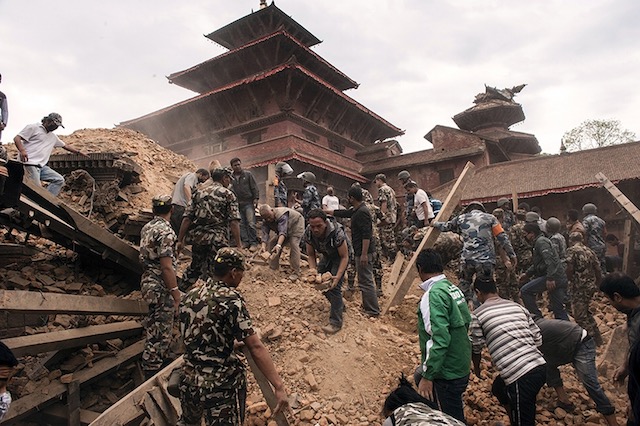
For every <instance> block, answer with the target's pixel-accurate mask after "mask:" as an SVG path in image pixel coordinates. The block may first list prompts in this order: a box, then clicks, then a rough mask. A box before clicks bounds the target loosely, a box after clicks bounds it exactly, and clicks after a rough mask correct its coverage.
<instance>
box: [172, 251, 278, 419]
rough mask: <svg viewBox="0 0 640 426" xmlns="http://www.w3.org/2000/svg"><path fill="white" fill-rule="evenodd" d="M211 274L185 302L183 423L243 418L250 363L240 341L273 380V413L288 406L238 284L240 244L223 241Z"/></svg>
mask: <svg viewBox="0 0 640 426" xmlns="http://www.w3.org/2000/svg"><path fill="white" fill-rule="evenodd" d="M212 264H213V265H212V276H210V277H209V279H208V280H207V282H206V283H205V284H204V285H202V286H200V287H195V288H193V289H192V290H191V291H189V292H188V293H187V294H186V295H185V297H184V301H183V304H182V307H181V308H180V324H181V331H182V336H183V339H184V344H185V353H184V365H183V367H182V379H181V383H180V405H181V406H182V417H181V419H180V421H179V422H178V425H179V426H200V424H201V422H202V418H203V417H204V423H205V425H207V426H212V425H232V426H239V425H241V424H243V423H244V417H245V405H246V400H247V378H246V373H245V369H246V368H245V366H244V363H243V362H242V359H241V358H240V357H239V356H238V354H237V352H236V350H235V349H236V341H237V342H242V343H243V344H244V345H246V347H247V349H248V350H249V352H250V353H251V357H252V358H253V360H254V361H255V363H256V365H257V366H258V369H259V370H260V371H261V372H262V374H264V375H265V377H266V378H267V380H268V381H269V383H271V385H272V386H273V389H274V393H275V398H276V401H275V402H276V407H275V409H274V410H273V414H274V415H275V414H278V413H280V412H282V411H285V410H289V408H288V406H289V402H288V399H287V391H286V389H285V387H284V384H283V382H282V379H281V378H280V375H279V374H278V372H277V371H276V368H275V366H274V365H273V361H272V360H271V357H270V356H269V352H268V350H267V348H266V347H265V346H264V345H263V343H262V341H261V340H260V337H258V334H256V332H255V330H254V328H253V324H252V321H251V316H250V315H249V311H248V310H247V306H246V304H245V301H244V299H243V298H242V295H241V294H240V293H239V292H238V290H237V287H238V286H239V285H240V282H241V281H242V278H243V276H244V271H245V268H246V265H245V262H244V256H243V255H242V253H241V252H240V251H239V250H238V249H234V248H230V247H223V248H221V249H220V250H218V252H217V254H216V255H215V257H214V259H213V260H212Z"/></svg>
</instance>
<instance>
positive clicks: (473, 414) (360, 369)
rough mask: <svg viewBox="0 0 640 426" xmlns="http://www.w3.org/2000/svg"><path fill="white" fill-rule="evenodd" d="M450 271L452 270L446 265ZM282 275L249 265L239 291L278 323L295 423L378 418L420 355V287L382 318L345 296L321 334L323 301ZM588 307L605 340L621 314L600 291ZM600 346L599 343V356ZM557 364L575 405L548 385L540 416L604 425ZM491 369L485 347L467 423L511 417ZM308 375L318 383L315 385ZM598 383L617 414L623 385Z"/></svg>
mask: <svg viewBox="0 0 640 426" xmlns="http://www.w3.org/2000/svg"><path fill="white" fill-rule="evenodd" d="M387 273H388V270H387ZM449 275H454V274H453V273H451V272H449ZM286 276H287V273H286V271H283V272H273V271H270V270H268V269H266V268H255V267H254V270H253V271H251V272H249V274H248V277H247V278H245V281H244V282H243V284H241V286H240V290H241V291H242V293H243V294H244V295H245V298H246V300H247V303H248V304H249V310H250V312H251V313H252V315H253V317H254V320H255V322H256V324H257V325H258V326H259V327H261V328H262V329H265V328H268V329H271V328H272V327H274V326H275V327H279V328H281V331H282V335H281V337H279V338H278V339H276V340H273V341H271V342H270V343H269V349H270V351H271V353H272V356H273V358H274V361H275V363H276V365H277V366H278V368H279V370H280V371H281V373H282V375H283V378H284V380H285V382H286V384H287V386H288V388H289V392H290V393H291V394H292V396H293V397H294V398H293V400H294V401H295V402H294V407H295V412H296V419H297V422H296V424H300V425H315V424H320V425H325V424H332V423H333V424H351V425H363V426H364V425H377V424H380V423H381V421H382V418H381V417H380V415H379V413H380V410H381V407H382V403H383V401H384V398H385V397H386V395H387V394H388V392H389V391H390V390H391V389H393V388H394V387H395V385H396V383H397V378H398V377H399V376H400V374H401V373H404V374H405V375H407V376H410V375H412V373H413V370H414V368H415V366H416V365H417V364H418V362H419V359H420V351H419V347H418V343H417V331H416V324H417V317H416V308H417V303H418V300H419V297H420V295H421V290H420V289H418V288H414V289H412V291H410V292H409V294H408V295H407V297H405V300H404V303H402V304H401V305H400V306H398V307H397V308H396V309H394V310H393V312H392V313H391V315H389V316H384V317H381V318H379V319H370V318H366V317H365V316H363V315H362V314H360V313H359V300H357V298H354V300H352V301H348V302H347V311H346V313H345V324H344V328H343V329H342V331H341V332H339V333H338V334H336V335H334V336H325V335H324V333H323V332H322V331H321V330H320V327H321V326H323V325H326V323H327V320H328V308H329V304H328V302H327V301H326V299H325V298H324V297H323V296H322V294H321V293H320V292H318V291H315V290H314V289H313V288H310V286H309V285H308V284H306V283H302V282H295V283H291V282H289V281H288V280H287V279H286ZM273 297H279V299H280V300H279V302H280V303H279V304H277V305H276V306H269V300H270V298H273ZM271 300H272V303H277V302H278V300H276V299H271ZM593 306H594V309H595V311H596V312H598V314H597V317H598V324H599V326H600V329H601V331H603V334H604V338H605V341H608V338H609V336H610V334H611V328H612V327H615V326H617V325H620V324H623V323H624V316H622V315H621V314H619V313H618V312H617V311H615V309H613V308H611V307H610V306H609V305H608V304H606V301H605V300H604V298H603V297H601V296H598V298H597V300H596V301H595V302H594V305H593ZM266 340H267V341H269V339H266ZM604 347H605V346H603V347H601V348H599V349H598V356H599V357H598V361H599V360H600V359H601V357H602V351H603V350H604ZM605 370H606V368H605ZM562 371H563V378H564V380H565V387H566V388H567V390H568V392H569V394H570V396H571V399H572V401H573V402H574V404H576V406H577V407H578V408H577V409H576V410H575V412H574V413H566V412H564V411H563V410H561V409H560V410H557V409H556V404H555V395H554V392H553V390H551V389H548V388H546V387H545V388H544V389H543V391H542V392H541V393H540V396H539V402H538V407H539V408H538V423H539V424H548V425H555V424H576V425H581V424H605V423H604V420H602V418H601V416H600V415H599V414H598V413H597V412H596V411H595V406H594V404H593V402H592V401H591V400H590V399H589V397H588V395H587V394H586V391H585V390H584V388H583V387H582V386H581V384H580V383H579V382H578V381H577V379H576V377H575V374H574V373H573V371H572V367H570V366H568V367H563V370H562ZM611 372H612V369H611V368H609V370H607V371H606V374H607V375H608V376H609V377H610V376H611ZM310 375H312V376H313V379H310V378H309V376H310ZM494 376H495V371H494V370H493V368H492V366H491V363H490V361H489V359H488V357H487V356H486V354H485V360H484V363H483V373H482V378H477V377H475V376H474V375H473V374H472V376H471V382H470V384H469V387H468V389H467V392H466V394H465V404H466V409H465V411H466V416H467V420H468V422H469V424H475V425H492V424H494V423H495V422H496V421H503V422H505V423H507V424H508V419H507V416H506V413H505V412H504V410H503V409H502V408H501V407H500V406H499V405H498V402H497V400H495V398H493V397H492V396H491V395H490V388H491V382H492V380H491V379H492V378H493V377H494ZM313 381H315V382H317V388H315V389H314V387H313ZM310 382H312V383H310ZM601 383H602V385H603V387H604V389H605V390H606V391H607V394H608V395H609V396H610V398H611V399H612V401H614V403H615V405H616V407H617V414H618V417H619V420H620V421H622V420H623V419H624V418H625V416H624V414H623V413H624V410H625V401H626V388H625V387H619V386H614V385H613V384H612V383H611V382H610V381H609V380H608V378H607V377H601ZM251 389H252V392H251V394H250V402H252V403H258V402H259V401H261V400H262V399H261V396H260V394H259V393H258V391H257V390H256V389H257V388H256V386H255V385H253V386H252V388H251ZM255 408H264V405H263V404H256V406H255ZM265 420H266V419H265V418H264V417H263V416H259V415H256V414H253V415H252V416H251V417H250V419H249V425H262V424H265Z"/></svg>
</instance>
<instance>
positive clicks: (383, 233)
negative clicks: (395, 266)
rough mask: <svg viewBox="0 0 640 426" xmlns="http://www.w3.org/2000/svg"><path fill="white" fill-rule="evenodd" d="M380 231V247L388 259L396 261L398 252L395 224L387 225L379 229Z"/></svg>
mask: <svg viewBox="0 0 640 426" xmlns="http://www.w3.org/2000/svg"><path fill="white" fill-rule="evenodd" d="M378 229H379V231H380V245H382V252H383V254H384V255H385V256H386V257H387V258H388V259H395V258H396V252H397V251H398V249H397V248H396V235H395V231H394V224H393V223H385V224H383V225H381V226H380V228H378Z"/></svg>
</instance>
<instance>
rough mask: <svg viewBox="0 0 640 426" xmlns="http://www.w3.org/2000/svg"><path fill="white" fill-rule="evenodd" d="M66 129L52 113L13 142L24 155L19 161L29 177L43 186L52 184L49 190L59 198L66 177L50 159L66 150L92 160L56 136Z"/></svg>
mask: <svg viewBox="0 0 640 426" xmlns="http://www.w3.org/2000/svg"><path fill="white" fill-rule="evenodd" d="M58 127H62V128H64V126H63V125H62V117H61V116H60V114H58V113H55V112H52V113H51V114H49V115H47V116H46V117H44V118H43V119H42V121H41V123H34V124H28V125H27V126H26V127H25V128H24V129H22V130H21V131H20V133H18V134H17V135H16V137H15V138H13V142H15V144H16V148H18V152H19V153H20V155H19V159H20V161H22V162H23V163H24V172H25V177H27V178H28V179H30V180H32V181H33V182H35V183H37V184H38V185H40V182H41V181H42V182H48V184H49V185H48V186H47V190H48V191H49V192H50V193H51V194H53V195H56V196H57V195H58V194H59V193H60V190H61V189H62V186H63V185H64V178H63V177H62V175H61V174H60V173H58V172H56V171H55V170H53V169H52V168H50V167H49V166H47V163H48V162H49V157H50V156H51V152H52V151H53V149H54V148H63V149H65V150H67V151H69V152H72V153H74V154H79V155H82V156H85V157H89V156H88V155H87V154H85V153H84V152H82V151H80V150H77V149H75V148H73V147H71V146H69V145H66V144H65V143H64V142H62V141H61V140H60V138H59V137H58V136H57V135H56V134H54V133H53V131H54V130H56V129H57V128H58Z"/></svg>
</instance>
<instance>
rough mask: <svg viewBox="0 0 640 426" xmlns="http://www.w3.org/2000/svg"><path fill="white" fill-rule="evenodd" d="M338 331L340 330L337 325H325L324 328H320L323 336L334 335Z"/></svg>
mask: <svg viewBox="0 0 640 426" xmlns="http://www.w3.org/2000/svg"><path fill="white" fill-rule="evenodd" d="M340 330H341V328H340V327H338V326H337V325H333V324H329V325H326V326H324V327H322V331H324V332H325V334H336V333H337V332H338V331H340Z"/></svg>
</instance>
